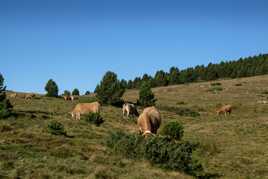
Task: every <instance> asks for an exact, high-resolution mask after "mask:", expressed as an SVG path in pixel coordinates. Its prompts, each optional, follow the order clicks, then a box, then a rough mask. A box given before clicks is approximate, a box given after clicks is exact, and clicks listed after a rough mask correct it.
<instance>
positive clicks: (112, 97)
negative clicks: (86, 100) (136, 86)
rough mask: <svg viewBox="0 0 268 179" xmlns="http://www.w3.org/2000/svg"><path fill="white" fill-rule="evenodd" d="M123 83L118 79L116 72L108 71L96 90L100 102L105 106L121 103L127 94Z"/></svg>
mask: <svg viewBox="0 0 268 179" xmlns="http://www.w3.org/2000/svg"><path fill="white" fill-rule="evenodd" d="M123 83H124V82H122V81H119V80H118V79H117V75H116V74H115V73H114V72H111V71H108V72H107V73H106V74H105V75H104V77H103V78H102V80H101V82H100V84H98V85H97V87H96V89H95V92H96V93H97V98H98V100H99V101H100V102H101V103H103V104H111V105H117V104H118V103H120V102H121V101H122V100H121V97H122V96H123V94H124V92H125V87H124V86H123V85H124V84H123Z"/></svg>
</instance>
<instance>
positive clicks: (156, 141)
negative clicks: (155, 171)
mask: <svg viewBox="0 0 268 179" xmlns="http://www.w3.org/2000/svg"><path fill="white" fill-rule="evenodd" d="M196 147H197V145H195V144H192V143H190V142H187V141H183V142H179V143H178V142H175V141H174V140H172V139H171V138H169V137H151V138H149V139H148V140H147V141H146V145H145V152H144V153H145V158H146V159H147V160H149V161H151V162H152V163H154V164H157V165H160V166H161V167H164V168H167V169H172V170H178V171H184V172H186V173H188V174H192V175H194V173H195V172H199V171H202V170H203V168H202V165H201V164H199V163H198V161H196V160H193V158H192V153H193V151H194V150H195V149H196Z"/></svg>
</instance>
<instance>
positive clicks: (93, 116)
mask: <svg viewBox="0 0 268 179" xmlns="http://www.w3.org/2000/svg"><path fill="white" fill-rule="evenodd" d="M84 119H85V121H86V122H89V123H91V124H95V125H96V126H100V125H101V124H102V123H103V122H104V121H103V118H102V117H101V115H100V113H89V114H87V115H85V117H84Z"/></svg>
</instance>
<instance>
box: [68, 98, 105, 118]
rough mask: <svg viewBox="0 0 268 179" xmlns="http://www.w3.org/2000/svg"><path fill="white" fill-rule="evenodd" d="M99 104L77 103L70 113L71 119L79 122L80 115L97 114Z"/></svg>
mask: <svg viewBox="0 0 268 179" xmlns="http://www.w3.org/2000/svg"><path fill="white" fill-rule="evenodd" d="M100 107H101V105H100V103H99V102H93V103H78V104H77V105H76V106H75V108H74V109H73V111H72V112H71V115H72V118H74V119H76V120H80V117H81V114H88V113H91V112H92V113H99V112H100Z"/></svg>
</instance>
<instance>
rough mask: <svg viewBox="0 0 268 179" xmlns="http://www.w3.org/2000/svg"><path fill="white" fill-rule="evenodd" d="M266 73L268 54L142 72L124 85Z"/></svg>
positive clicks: (193, 80) (207, 79)
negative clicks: (149, 72) (140, 75)
mask: <svg viewBox="0 0 268 179" xmlns="http://www.w3.org/2000/svg"><path fill="white" fill-rule="evenodd" d="M264 74H268V54H265V55H262V54H261V55H258V56H253V57H247V58H240V59H239V60H237V61H226V62H224V61H222V62H220V63H218V64H213V63H209V64H208V65H207V66H204V65H197V66H195V67H190V68H186V69H183V70H179V69H178V68H177V67H171V68H170V70H169V72H164V71H163V70H159V71H157V72H156V73H155V75H154V77H152V76H150V75H148V74H144V75H143V76H142V77H136V78H134V80H129V81H128V82H127V84H126V85H125V82H124V85H125V86H126V87H127V88H128V89H131V88H140V87H141V85H142V84H143V82H144V81H147V82H149V83H150V85H151V87H157V86H166V85H174V84H182V83H190V82H196V81H209V80H216V79H220V78H239V77H249V76H256V75H264Z"/></svg>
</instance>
